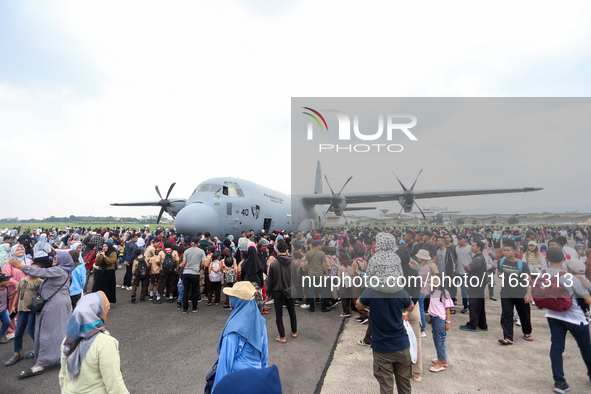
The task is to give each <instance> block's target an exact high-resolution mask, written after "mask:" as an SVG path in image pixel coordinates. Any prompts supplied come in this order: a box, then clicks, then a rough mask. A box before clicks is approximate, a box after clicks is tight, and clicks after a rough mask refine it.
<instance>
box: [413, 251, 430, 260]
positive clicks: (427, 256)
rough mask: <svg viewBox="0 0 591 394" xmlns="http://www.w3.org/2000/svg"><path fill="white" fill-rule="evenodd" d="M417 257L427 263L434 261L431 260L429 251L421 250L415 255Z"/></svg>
mask: <svg viewBox="0 0 591 394" xmlns="http://www.w3.org/2000/svg"><path fill="white" fill-rule="evenodd" d="M415 257H416V258H417V259H421V260H427V261H431V260H433V259H432V258H431V255H430V254H429V252H428V251H427V249H421V250H419V251H418V253H417V254H416V255H415Z"/></svg>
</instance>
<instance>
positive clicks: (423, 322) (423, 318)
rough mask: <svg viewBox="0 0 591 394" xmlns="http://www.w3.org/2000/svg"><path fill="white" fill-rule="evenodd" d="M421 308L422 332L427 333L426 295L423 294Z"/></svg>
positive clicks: (420, 299) (420, 302)
mask: <svg viewBox="0 0 591 394" xmlns="http://www.w3.org/2000/svg"><path fill="white" fill-rule="evenodd" d="M419 308H420V309H421V332H425V327H426V326H427V322H426V321H425V293H421V297H420V298H419Z"/></svg>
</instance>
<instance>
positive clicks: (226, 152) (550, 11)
mask: <svg viewBox="0 0 591 394" xmlns="http://www.w3.org/2000/svg"><path fill="white" fill-rule="evenodd" d="M590 9H591V5H590V4H589V3H588V2H585V1H578V2H577V1H573V2H568V3H561V4H560V5H559V6H558V5H557V4H556V3H555V2H544V1H541V2H523V3H517V4H516V3H515V2H509V1H505V2H503V1H501V2H495V3H491V4H482V3H474V2H468V1H465V2H455V3H453V4H450V3H446V4H442V3H440V2H437V1H427V2H423V3H421V4H420V5H417V4H412V3H396V2H391V1H376V2H371V4H366V3H359V2H353V1H336V0H335V1H326V2H313V1H285V2H281V4H274V3H272V2H268V1H263V0H256V1H254V0H253V1H217V2H190V1H179V2H175V3H174V4H164V3H162V2H155V1H141V2H140V1H129V2H124V3H122V2H116V1H104V2H78V1H63V2H57V1H55V2H53V1H52V2H45V3H43V4H41V3H35V4H34V5H33V4H32V3H27V2H3V3H2V4H1V5H0V53H1V54H2V61H1V62H0V158H1V159H2V163H3V172H2V174H3V187H2V188H0V201H2V204H0V218H1V217H13V216H18V217H19V218H31V217H35V218H42V217H46V216H51V215H55V216H63V215H70V214H74V215H115V216H124V215H132V216H140V215H146V214H157V211H158V209H157V208H120V207H110V206H109V205H108V204H109V203H111V202H124V201H145V200H152V199H156V198H157V196H156V193H155V191H154V185H155V184H158V185H160V188H161V190H162V189H164V190H165V189H167V187H168V185H170V184H171V183H172V182H174V181H176V182H177V186H176V188H175V190H174V191H173V193H172V196H174V197H188V196H189V195H190V193H191V192H192V190H193V189H194V188H195V186H196V185H197V184H198V183H200V182H201V181H203V180H205V179H207V178H210V177H214V176H226V175H228V176H229V175H231V176H233V177H236V178H246V179H249V180H252V181H254V182H258V183H261V184H263V185H265V186H268V187H271V188H274V189H276V190H278V191H281V192H286V193H289V192H290V191H291V178H290V172H291V171H290V158H291V156H290V155H291V149H290V115H291V114H290V99H291V97H406V96H415V97H423V96H443V97H446V96H516V97H518V96H542V97H543V96H563V97H569V96H589V93H590V92H591V79H589V78H588V70H589V68H590V67H591V50H590V49H591V48H590V46H591V44H590V43H591V40H589V36H590V30H591V23H590V22H591V20H590V19H591V18H590V16H591V14H590ZM526 137H527V136H523V137H517V140H516V141H514V142H515V143H516V144H518V145H521V144H522V143H523V142H524V141H523V140H522V139H526ZM520 138H521V139H520ZM529 138H534V139H536V140H541V141H546V142H547V141H548V140H547V138H548V137H546V136H530V137H529ZM486 141H487V142H489V143H492V142H494V141H493V140H486ZM552 141H553V140H551V141H550V144H553V142H552ZM587 141H588V140H587ZM565 143H566V142H565ZM569 143H571V142H569ZM448 146H449V145H445V146H442V149H443V148H445V147H448ZM587 146H588V145H587ZM501 148H502V145H499V146H498V147H497V149H498V150H499V156H498V160H499V161H500V162H501V166H500V167H498V169H497V172H495V171H494V170H493V169H491V168H490V167H488V168H487V167H486V166H484V169H485V170H487V169H488V171H492V173H493V174H492V175H493V178H491V183H493V184H496V183H497V182H498V181H499V176H500V174H501V173H502V171H506V170H507V166H506V165H504V166H503V164H502V163H506V162H507V161H510V160H521V159H516V158H515V157H514V155H513V153H515V152H516V151H518V149H517V150H515V149H512V150H511V153H512V155H511V157H508V156H505V153H504V152H503V150H502V149H501ZM479 149H485V148H484V147H482V148H479ZM561 152H564V151H561ZM569 153H571V154H570V155H569V156H567V157H564V156H561V157H557V158H552V157H549V156H548V155H544V153H543V152H540V160H541V161H555V162H556V166H557V167H562V168H563V169H564V173H555V172H553V173H552V174H549V176H551V177H553V178H554V179H563V178H564V179H567V178H568V179H570V178H569V177H571V176H574V175H575V174H577V175H579V176H580V177H581V178H582V177H583V176H584V173H585V170H584V169H585V168H586V165H585V154H586V153H585V146H582V145H581V144H577V143H576V142H574V141H573V142H572V149H571V150H569ZM478 157H480V155H477V154H472V156H470V157H469V158H468V160H466V162H464V164H463V166H462V165H461V163H462V162H461V160H462V159H460V158H458V157H455V156H452V155H451V154H450V156H447V157H445V159H446V160H447V161H448V162H451V163H452V164H454V165H456V166H457V165H459V166H461V167H462V168H463V170H462V173H460V174H453V175H451V176H450V178H449V180H446V181H441V180H438V181H437V182H436V181H435V179H433V178H432V176H433V173H434V172H435V171H434V169H433V166H435V164H434V163H430V164H429V166H427V165H425V166H424V167H425V172H424V174H423V176H424V178H423V177H422V178H421V179H420V180H419V183H418V186H417V188H419V187H420V188H438V187H447V186H448V185H449V186H450V187H451V186H452V185H451V183H452V182H451V181H452V180H453V186H454V187H466V186H470V184H471V179H473V177H474V171H476V169H477V168H478V167H476V168H474V166H472V165H471V164H470V163H469V161H471V160H474V159H476V160H477V159H478ZM425 164H427V163H425ZM543 168H545V167H543ZM418 169H419V166H415V165H412V166H409V168H408V169H404V171H400V174H399V176H400V177H401V179H402V180H403V182H408V183H411V182H412V180H413V179H414V176H415V174H416V172H417V171H418ZM328 170H329V168H328V167H327V168H326V169H325V172H327V173H328ZM302 171H306V172H307V171H308V169H307V168H303V169H302ZM511 171H512V174H513V178H515V179H514V180H513V182H514V183H515V184H520V185H521V183H522V182H518V181H519V178H525V177H526V174H521V173H520V172H519V170H517V171H516V170H514V169H512V170H511ZM331 172H332V171H331ZM310 177H311V178H312V177H313V169H312V173H311V174H310ZM466 178H468V179H466ZM337 179H338V177H336V176H335V183H338V182H337ZM343 179H346V177H345V176H343ZM573 179H574V178H573ZM577 179H578V181H579V182H582V179H580V178H577ZM456 181H457V183H456ZM388 182H391V185H393V186H396V184H395V183H394V180H393V179H392V178H388ZM526 183H530V182H526ZM567 185H568V188H570V187H571V185H572V187H574V185H573V184H572V183H568V184H567ZM569 190H574V191H576V193H575V192H572V193H570V194H566V195H565V196H564V199H563V201H566V202H569V201H570V199H571V198H574V199H575V200H576V201H579V200H580V198H581V195H580V193H581V192H584V191H585V190H584V189H581V188H576V189H569ZM540 198H542V197H540ZM552 198H553V200H551V201H550V200H549V201H548V202H547V203H548V204H555V203H556V202H555V200H556V197H552ZM463 201H466V204H468V200H463ZM540 203H542V202H540ZM577 203H578V202H577ZM470 204H471V203H470ZM543 204H546V202H543ZM573 204H574V202H573ZM446 205H449V206H452V203H451V202H450V203H446Z"/></svg>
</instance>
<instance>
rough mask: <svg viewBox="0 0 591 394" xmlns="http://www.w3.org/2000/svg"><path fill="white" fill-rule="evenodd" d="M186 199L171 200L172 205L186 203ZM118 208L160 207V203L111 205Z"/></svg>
mask: <svg viewBox="0 0 591 394" xmlns="http://www.w3.org/2000/svg"><path fill="white" fill-rule="evenodd" d="M185 201H186V200H185V199H184V198H175V199H170V203H175V202H185ZM111 205H113V206H117V207H159V206H160V201H145V202H116V203H114V204H111Z"/></svg>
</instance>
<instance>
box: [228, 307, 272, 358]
mask: <svg viewBox="0 0 591 394" xmlns="http://www.w3.org/2000/svg"><path fill="white" fill-rule="evenodd" d="M230 304H231V305H232V314H231V315H230V317H228V321H227V322H226V326H225V327H224V331H222V335H221V336H220V340H219V342H218V354H219V353H220V350H221V349H222V341H223V340H224V337H225V336H226V335H228V334H231V333H235V334H238V335H239V336H240V337H242V339H244V340H245V341H246V342H248V343H249V344H251V345H252V347H254V348H255V349H257V350H258V351H259V352H261V353H262V352H263V332H264V329H265V318H264V317H263V316H261V313H260V312H259V308H258V306H257V303H256V301H255V300H254V299H252V300H250V301H246V300H243V299H242V298H237V297H234V296H230Z"/></svg>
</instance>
